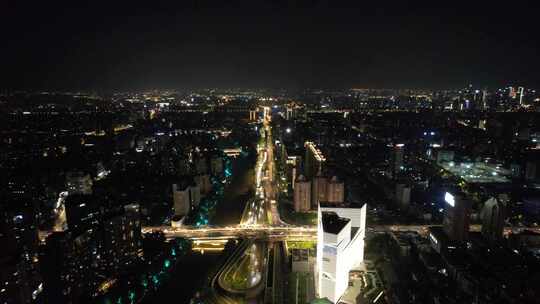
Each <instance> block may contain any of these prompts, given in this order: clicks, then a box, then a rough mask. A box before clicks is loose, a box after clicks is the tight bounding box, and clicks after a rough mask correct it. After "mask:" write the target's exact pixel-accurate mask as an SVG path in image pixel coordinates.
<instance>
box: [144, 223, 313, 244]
mask: <svg viewBox="0 0 540 304" xmlns="http://www.w3.org/2000/svg"><path fill="white" fill-rule="evenodd" d="M142 232H143V233H145V234H146V233H153V232H162V233H163V234H164V235H165V237H166V238H168V239H171V238H187V239H191V240H223V239H236V238H249V239H268V240H275V241H280V240H281V241H283V240H290V241H292V240H316V239H317V228H316V227H307V226H306V227H304V226H262V225H256V226H245V225H238V226H227V227H203V228H197V227H193V226H184V227H171V226H152V227H143V228H142Z"/></svg>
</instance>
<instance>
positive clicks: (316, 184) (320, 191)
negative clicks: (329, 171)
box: [311, 173, 328, 210]
mask: <svg viewBox="0 0 540 304" xmlns="http://www.w3.org/2000/svg"><path fill="white" fill-rule="evenodd" d="M311 188H312V191H311V208H312V209H313V210H315V209H316V208H317V206H318V204H319V202H326V201H327V200H328V178H327V177H326V176H322V174H320V173H319V174H317V176H315V177H314V178H313V181H312V183H311Z"/></svg>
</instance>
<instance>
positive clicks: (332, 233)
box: [315, 204, 366, 303]
mask: <svg viewBox="0 0 540 304" xmlns="http://www.w3.org/2000/svg"><path fill="white" fill-rule="evenodd" d="M318 212H319V215H318V231H317V264H316V271H315V275H316V288H317V292H318V297H320V298H327V299H329V300H330V301H332V302H333V303H338V302H339V299H340V298H341V296H342V295H343V293H344V292H345V290H346V289H347V286H348V283H349V271H350V270H351V269H352V268H353V267H355V266H359V265H360V263H362V262H363V260H364V238H365V233H366V232H365V228H366V205H365V204H364V205H363V206H361V207H359V208H335V207H328V206H324V205H321V206H320V207H319V210H318Z"/></svg>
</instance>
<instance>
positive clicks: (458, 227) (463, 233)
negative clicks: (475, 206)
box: [443, 192, 471, 242]
mask: <svg viewBox="0 0 540 304" xmlns="http://www.w3.org/2000/svg"><path fill="white" fill-rule="evenodd" d="M444 200H445V209H444V219H443V229H444V232H445V233H446V235H447V236H448V238H449V239H450V240H452V241H457V242H462V241H466V240H467V238H468V235H469V222H470V219H469V217H470V210H471V204H470V202H469V201H468V200H466V199H465V197H464V194H462V193H449V192H446V193H445V196H444Z"/></svg>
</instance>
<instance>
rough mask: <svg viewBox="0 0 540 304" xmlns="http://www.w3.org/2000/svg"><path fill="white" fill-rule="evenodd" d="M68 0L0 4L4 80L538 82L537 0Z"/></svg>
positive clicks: (172, 84)
mask: <svg viewBox="0 0 540 304" xmlns="http://www.w3.org/2000/svg"><path fill="white" fill-rule="evenodd" d="M6 2H12V3H6ZM31 2H32V3H31ZM34 2H39V3H34ZM53 2H54V3H53ZM75 2H79V1H71V2H58V1H24V2H23V1H2V3H1V4H0V26H1V29H0V34H1V35H2V43H1V45H0V69H1V71H0V72H1V73H0V75H1V76H0V81H1V82H0V88H4V89H62V90H68V89H107V90H108V89H121V90H124V89H150V88H200V87H222V88H225V87H243V88H260V87H271V88H278V87H284V88H313V87H320V88H347V87H374V88H388V87H393V88H402V87H413V88H454V87H460V86H464V85H466V84H468V83H472V84H474V85H478V86H482V87H483V86H489V87H498V86H505V85H509V84H513V85H525V86H528V87H530V86H536V87H537V86H538V85H539V84H540V59H539V57H538V54H539V52H538V51H539V46H540V43H539V40H540V39H539V38H540V35H539V31H538V28H540V26H539V23H540V21H539V20H540V10H539V6H540V4H533V3H534V2H532V1H531V2H529V3H528V2H520V1H510V2H506V3H505V4H504V5H499V4H495V2H492V3H489V2H487V1H482V2H484V3H481V4H480V3H476V4H472V3H473V2H480V1H472V0H471V1H469V2H470V3H469V4H467V3H465V2H464V3H458V2H455V1H445V3H444V6H441V5H440V4H439V2H441V1H432V2H431V6H425V5H423V4H422V5H420V4H417V5H411V4H406V3H404V2H405V1H399V2H398V1H394V2H396V3H400V4H397V5H396V4H391V3H389V1H387V2H385V1H371V2H369V3H366V2H367V1H357V2H358V3H357V4H356V5H353V4H347V5H345V4H342V5H338V4H336V3H337V1H214V2H210V1H187V0H178V1H175V2H170V4H167V5H165V4H164V5H157V4H155V3H156V2H155V1H146V2H143V3H145V5H138V4H136V3H135V2H123V3H124V4H120V3H112V2H116V1H109V2H111V3H105V2H103V3H99V1H89V2H88V3H91V4H86V5H82V4H78V3H75ZM222 2H227V4H224V3H222ZM411 2H412V1H411ZM537 2H538V1H537ZM375 3H376V4H377V6H375ZM385 4H386V5H385Z"/></svg>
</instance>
